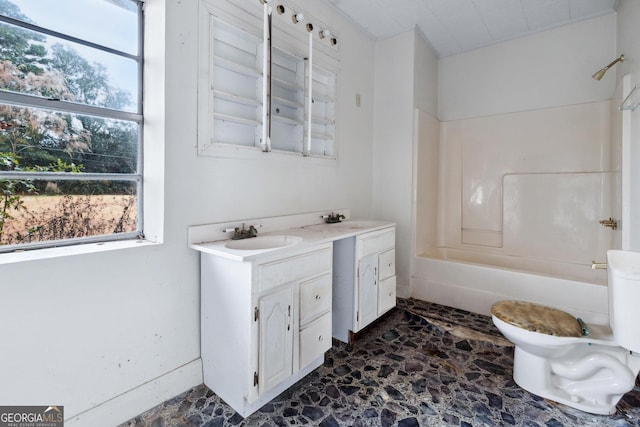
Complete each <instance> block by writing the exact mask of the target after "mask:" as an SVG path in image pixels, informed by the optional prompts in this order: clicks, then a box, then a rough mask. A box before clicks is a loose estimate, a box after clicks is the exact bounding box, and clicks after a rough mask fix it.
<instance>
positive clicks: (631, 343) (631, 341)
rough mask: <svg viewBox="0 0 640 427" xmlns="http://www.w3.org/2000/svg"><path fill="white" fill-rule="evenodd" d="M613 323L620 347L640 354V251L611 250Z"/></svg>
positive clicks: (609, 266)
mask: <svg viewBox="0 0 640 427" xmlns="http://www.w3.org/2000/svg"><path fill="white" fill-rule="evenodd" d="M607 274H608V278H609V280H608V294H609V323H610V326H611V330H612V331H613V336H614V337H615V339H616V342H617V343H618V345H619V346H621V347H623V348H626V349H627V350H631V351H634V352H638V353H640V252H631V251H620V250H609V251H607Z"/></svg>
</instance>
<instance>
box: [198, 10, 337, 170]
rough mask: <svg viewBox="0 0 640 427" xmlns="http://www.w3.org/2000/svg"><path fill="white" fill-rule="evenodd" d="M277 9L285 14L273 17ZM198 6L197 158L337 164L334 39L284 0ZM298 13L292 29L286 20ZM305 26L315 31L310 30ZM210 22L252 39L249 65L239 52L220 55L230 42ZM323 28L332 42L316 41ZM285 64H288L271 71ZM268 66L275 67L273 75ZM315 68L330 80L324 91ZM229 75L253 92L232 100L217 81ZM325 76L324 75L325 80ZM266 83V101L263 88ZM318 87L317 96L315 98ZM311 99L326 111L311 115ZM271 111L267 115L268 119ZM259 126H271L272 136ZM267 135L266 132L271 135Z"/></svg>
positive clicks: (222, 84)
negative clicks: (269, 43) (269, 27)
mask: <svg viewBox="0 0 640 427" xmlns="http://www.w3.org/2000/svg"><path fill="white" fill-rule="evenodd" d="M280 6H282V7H283V8H284V10H285V12H284V13H282V15H281V16H280V14H279V13H278V12H277V10H280V9H278V8H279V7H280ZM199 7H200V11H199V14H200V20H199V53H198V54H199V67H198V68H199V75H198V155H200V156H211V157H226V158H241V159H248V158H274V157H275V158H279V159H282V158H293V159H298V158H300V157H304V158H306V159H313V160H310V161H320V162H326V161H329V162H335V161H336V160H337V144H336V132H335V117H336V108H335V105H336V98H337V80H338V73H339V66H340V48H339V44H337V43H333V42H332V41H331V40H332V39H333V40H334V41H335V40H336V39H339V36H338V35H336V33H335V31H333V30H330V29H328V27H326V26H325V25H324V24H322V23H321V22H320V21H318V20H317V19H315V18H313V17H311V16H309V15H308V14H307V13H306V12H304V11H301V10H295V9H293V8H291V7H290V6H289V5H288V4H287V3H286V2H284V1H282V0H276V1H271V2H268V3H267V4H266V5H262V3H261V1H260V0H246V1H244V2H241V3H239V2H233V1H228V0H200V4H199ZM267 8H271V19H272V22H273V26H272V34H271V38H272V39H273V45H272V47H271V52H273V54H272V56H271V58H272V60H273V63H272V64H271V65H270V66H269V65H268V64H267V61H265V60H264V58H265V57H266V56H265V55H268V53H267V51H268V48H267V43H265V40H267V38H268V30H267V29H266V28H267V27H266V19H267V18H266V16H267V15H266V9H267ZM300 12H302V13H303V14H304V16H305V19H304V21H303V22H300V23H298V24H293V22H292V19H291V17H292V15H293V14H294V13H300ZM307 24H311V25H312V28H313V29H312V30H310V31H309V30H308V27H307ZM216 25H219V26H224V27H227V28H231V29H232V31H235V33H236V34H244V35H245V38H246V40H252V41H253V46H250V48H251V49H253V52H252V51H250V49H245V51H246V52H247V58H253V63H255V66H253V64H252V63H247V60H243V59H242V56H245V55H244V53H243V52H241V53H240V58H239V59H238V61H237V63H236V64H233V63H231V62H233V61H229V59H228V58H225V57H224V55H225V53H224V51H225V50H226V49H227V46H229V45H230V44H231V43H228V41H227V40H224V39H223V38H224V37H225V36H224V35H219V34H220V33H219V32H217V31H218V29H217V28H216ZM322 29H324V30H328V31H329V32H330V33H331V37H327V38H325V39H324V40H323V37H320V31H321V30H322ZM232 31H229V32H232ZM224 32H225V31H222V33H224ZM238 38H240V39H241V38H242V37H240V36H239V37H238ZM216 46H218V47H216ZM232 47H233V46H232ZM216 50H217V51H216ZM238 50H239V51H240V50H241V49H238ZM221 51H222V52H223V53H220V52H221ZM249 62H251V61H249ZM283 62H285V63H288V66H287V67H280V69H275V67H278V64H281V63H283ZM296 64H297V65H296ZM310 64H311V65H310ZM270 67H272V68H274V71H273V73H271V74H270V73H269V71H268V70H269V69H270ZM216 69H217V70H218V71H217V72H218V75H216ZM221 69H223V70H222V71H220V70H221ZM316 70H318V72H319V74H320V75H322V76H324V77H325V79H324V80H325V82H326V81H329V82H330V83H329V84H328V85H326V86H325V87H324V88H323V85H322V84H321V83H319V82H318V84H316V83H314V82H315V81H316V77H315V76H314V74H315V73H316ZM229 72H235V73H236V75H237V76H240V75H244V76H246V77H247V80H248V83H247V84H246V85H245V86H244V89H246V88H247V87H250V86H253V87H254V88H255V94H247V92H246V91H245V90H242V92H243V95H241V96H240V97H236V98H235V99H233V98H234V96H235V95H237V93H233V92H234V90H233V89H230V90H225V89H224V88H222V89H221V86H224V85H225V84H226V82H222V81H221V80H220V75H223V74H226V73H229ZM279 73H284V74H285V75H286V74H289V77H288V79H287V80H288V81H284V80H283V79H282V78H280V75H279ZM327 76H330V77H329V78H328V79H327V78H326V77H327ZM267 85H268V87H269V97H268V99H267V97H266V95H265V94H266V92H265V91H264V90H263V88H264V87H265V86H267ZM229 86H231V85H229ZM316 87H318V88H320V90H321V91H322V92H321V93H318V94H316V92H317V90H316ZM328 91H331V93H328ZM236 92H237V90H236ZM251 95H253V96H251ZM316 97H317V99H318V102H319V103H321V104H322V105H323V106H324V111H323V112H322V114H314V111H313V102H314V99H316ZM222 104H225V105H222ZM231 104H235V105H239V107H237V110H236V111H238V115H237V116H234V115H233V114H227V111H225V108H227V110H228V111H232V110H234V108H233V105H231ZM221 105H222V107H221ZM265 105H268V107H267V108H265V107H264V106H265ZM269 107H270V108H269ZM269 109H271V110H272V111H271V114H270V115H269V117H268V118H267V117H266V116H267V113H266V112H267V111H269ZM254 110H255V111H254ZM263 123H269V124H270V126H271V129H270V132H268V131H267V129H265V128H264V126H263ZM216 126H217V127H216ZM240 134H242V135H244V136H242V137H241V140H238V141H234V140H233V139H234V137H235V136H237V135H240ZM267 134H271V138H268V137H267ZM265 153H266V154H265Z"/></svg>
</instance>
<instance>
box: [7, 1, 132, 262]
mask: <svg viewBox="0 0 640 427" xmlns="http://www.w3.org/2000/svg"><path fill="white" fill-rule="evenodd" d="M142 13H143V3H142V1H140V0H56V1H55V2H52V1H50V0H0V252H7V251H12V250H16V249H30V248H39V247H48V246H59V245H67V244H73V243H84V242H95V241H105V240H116V239H131V238H140V237H141V236H142V232H143V227H142V221H141V220H142V215H141V207H142V200H141V197H142V58H143V52H142V47H143V37H142V35H143V25H142V22H143V20H142Z"/></svg>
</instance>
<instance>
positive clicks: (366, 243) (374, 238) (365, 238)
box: [359, 228, 396, 257]
mask: <svg viewBox="0 0 640 427" xmlns="http://www.w3.org/2000/svg"><path fill="white" fill-rule="evenodd" d="M359 239H360V242H359V246H360V250H361V252H360V256H361V257H363V256H366V255H369V254H372V253H375V252H382V251H384V250H386V249H390V248H394V247H395V246H396V230H395V228H391V229H389V230H382V231H374V232H371V233H367V234H364V235H362V236H361V237H359Z"/></svg>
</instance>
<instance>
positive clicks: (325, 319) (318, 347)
mask: <svg viewBox="0 0 640 427" xmlns="http://www.w3.org/2000/svg"><path fill="white" fill-rule="evenodd" d="M330 348H331V313H327V314H325V315H324V316H322V317H320V318H319V319H318V320H315V321H314V322H311V323H310V324H309V325H308V326H307V327H305V328H303V329H301V330H300V368H299V369H302V368H304V367H305V366H307V365H308V364H309V363H311V362H312V361H313V360H314V359H316V358H317V357H319V356H322V355H323V354H324V352H325V351H327V350H329V349H330Z"/></svg>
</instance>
